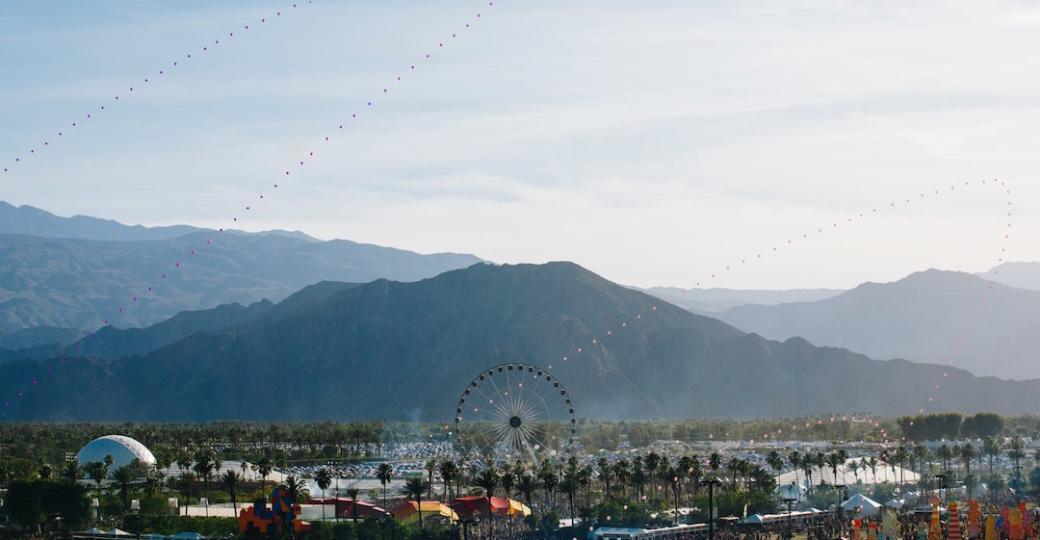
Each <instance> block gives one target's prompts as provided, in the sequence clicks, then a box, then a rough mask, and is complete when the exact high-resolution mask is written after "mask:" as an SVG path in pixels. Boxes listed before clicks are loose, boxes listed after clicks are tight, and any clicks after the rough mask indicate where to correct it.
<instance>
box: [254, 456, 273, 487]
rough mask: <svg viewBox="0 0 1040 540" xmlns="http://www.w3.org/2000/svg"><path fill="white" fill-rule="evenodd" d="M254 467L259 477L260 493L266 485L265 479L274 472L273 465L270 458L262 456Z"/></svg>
mask: <svg viewBox="0 0 1040 540" xmlns="http://www.w3.org/2000/svg"><path fill="white" fill-rule="evenodd" d="M255 467H256V472H257V474H259V475H260V491H263V490H264V486H265V485H267V477H268V476H269V475H270V474H271V471H272V470H274V463H273V462H272V461H271V458H269V457H267V456H262V457H261V458H260V459H259V460H258V461H257V462H256V466H255Z"/></svg>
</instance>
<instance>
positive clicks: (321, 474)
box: [314, 467, 335, 521]
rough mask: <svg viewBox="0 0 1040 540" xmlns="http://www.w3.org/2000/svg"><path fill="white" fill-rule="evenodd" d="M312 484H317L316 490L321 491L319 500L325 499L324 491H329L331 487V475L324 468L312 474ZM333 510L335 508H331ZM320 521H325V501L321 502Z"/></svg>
mask: <svg viewBox="0 0 1040 540" xmlns="http://www.w3.org/2000/svg"><path fill="white" fill-rule="evenodd" d="M314 483H315V484H318V489H320V490H321V498H322V499H325V490H326V489H329V486H330V485H332V473H330V472H329V470H328V469H327V468H325V467H322V468H320V469H318V472H316V473H314ZM333 508H335V506H333ZM321 520H322V521H325V501H324V500H322V502H321Z"/></svg>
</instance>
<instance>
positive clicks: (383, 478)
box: [376, 461, 394, 509]
mask: <svg viewBox="0 0 1040 540" xmlns="http://www.w3.org/2000/svg"><path fill="white" fill-rule="evenodd" d="M393 477H394V468H393V467H391V466H390V464H389V463H387V462H385V461H384V462H382V463H380V464H379V467H378V468H376V478H378V479H379V483H380V484H381V485H382V486H383V508H384V509H386V485H387V484H389V483H390V479H391V478H393Z"/></svg>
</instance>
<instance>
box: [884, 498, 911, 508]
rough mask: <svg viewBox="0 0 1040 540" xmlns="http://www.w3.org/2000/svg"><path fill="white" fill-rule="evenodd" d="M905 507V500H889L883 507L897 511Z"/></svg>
mask: <svg viewBox="0 0 1040 540" xmlns="http://www.w3.org/2000/svg"><path fill="white" fill-rule="evenodd" d="M905 505H906V500H905V499H889V501H888V502H886V503H885V507H886V508H891V509H893V510H899V509H900V508H902V507H903V506H905Z"/></svg>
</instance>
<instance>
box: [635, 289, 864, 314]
mask: <svg viewBox="0 0 1040 540" xmlns="http://www.w3.org/2000/svg"><path fill="white" fill-rule="evenodd" d="M643 292H645V293H647V294H649V295H651V296H656V297H658V298H660V299H661V300H664V301H666V302H670V303H672V304H675V305H677V306H679V307H681V308H685V309H688V310H690V311H693V312H694V313H707V314H712V313H718V312H722V311H726V310H727V309H730V308H733V307H736V306H742V305H744V304H757V305H765V306H771V305H776V304H782V303H787V302H812V301H814V300H822V299H824V298H830V297H832V296H837V295H839V294H841V293H842V292H844V291H842V290H841V289H787V290H778V291H771V290H755V289H720V288H712V289H683V288H679V287H651V288H649V289H643Z"/></svg>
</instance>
